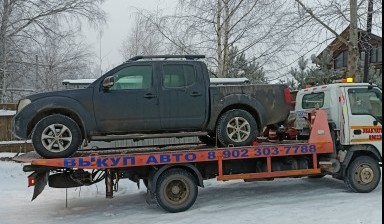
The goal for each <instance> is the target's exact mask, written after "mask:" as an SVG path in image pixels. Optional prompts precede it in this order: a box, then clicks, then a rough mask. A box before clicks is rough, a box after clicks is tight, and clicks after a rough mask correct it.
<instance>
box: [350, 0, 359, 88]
mask: <svg viewBox="0 0 384 224" xmlns="http://www.w3.org/2000/svg"><path fill="white" fill-rule="evenodd" d="M350 8H351V24H350V29H349V43H350V44H349V45H348V66H347V77H352V78H353V79H354V80H355V82H361V81H362V80H361V77H360V74H359V46H358V41H359V37H358V30H357V19H358V16H357V0H350Z"/></svg>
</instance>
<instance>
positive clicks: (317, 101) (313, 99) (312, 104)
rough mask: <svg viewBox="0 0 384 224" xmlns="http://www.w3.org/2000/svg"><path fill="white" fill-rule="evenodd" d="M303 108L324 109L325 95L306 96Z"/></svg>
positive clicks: (312, 94)
mask: <svg viewBox="0 0 384 224" xmlns="http://www.w3.org/2000/svg"><path fill="white" fill-rule="evenodd" d="M301 106H302V107H303V109H311V108H322V107H323V106H324V93H323V92H322V93H311V94H306V95H304V96H303V101H302V103H301Z"/></svg>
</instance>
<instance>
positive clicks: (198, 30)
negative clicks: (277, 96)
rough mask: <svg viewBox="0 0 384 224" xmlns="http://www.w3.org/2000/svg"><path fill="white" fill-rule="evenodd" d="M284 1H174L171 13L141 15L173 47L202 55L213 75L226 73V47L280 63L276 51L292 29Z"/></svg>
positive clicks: (286, 42)
mask: <svg viewBox="0 0 384 224" xmlns="http://www.w3.org/2000/svg"><path fill="white" fill-rule="evenodd" d="M290 6H291V4H289V3H285V1H282V0H272V1H271V0H268V1H267V0H215V1H204V0H180V2H179V5H178V8H177V10H176V13H175V14H174V15H168V16H167V15H165V16H162V17H161V19H159V20H153V16H152V15H149V13H147V12H145V13H142V15H143V16H144V17H145V18H147V20H148V21H150V23H151V24H152V25H153V26H154V27H156V28H157V30H158V31H159V32H160V33H161V34H162V35H163V36H164V38H165V39H166V40H167V41H168V43H169V44H171V45H173V46H176V47H177V52H183V53H199V54H201V53H203V54H206V55H207V56H208V62H209V64H210V66H211V68H212V70H215V73H216V76H218V77H227V76H228V66H229V51H230V49H231V48H232V47H237V48H238V50H239V51H238V54H239V55H241V54H243V53H247V55H255V56H254V57H252V58H253V60H257V62H258V63H259V64H260V66H264V65H270V64H272V63H273V62H278V63H280V60H279V59H278V57H277V56H278V53H279V52H281V50H282V49H284V48H285V47H286V46H288V45H289V43H290V42H291V41H292V40H293V39H292V38H289V37H290V36H291V35H292V30H291V29H295V27H294V24H295V21H292V20H290V19H288V17H291V16H290V15H289V14H287V13H286V12H287V11H288V10H286V9H287V8H289V7H290ZM289 13H291V12H289ZM292 18H293V17H292ZM284 24H285V25H286V26H284ZM282 27H289V28H287V29H282Z"/></svg>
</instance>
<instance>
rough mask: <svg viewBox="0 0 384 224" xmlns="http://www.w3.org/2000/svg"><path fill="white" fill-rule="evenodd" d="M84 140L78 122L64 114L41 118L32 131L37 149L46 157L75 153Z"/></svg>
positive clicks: (66, 155) (62, 156)
mask: <svg viewBox="0 0 384 224" xmlns="http://www.w3.org/2000/svg"><path fill="white" fill-rule="evenodd" d="M81 142H82V134H81V130H80V128H79V126H78V125H77V123H76V122H75V121H74V120H72V119H71V118H69V117H67V116H64V115H59V114H55V115H50V116H47V117H45V118H43V119H41V120H40V121H39V122H38V123H37V124H36V126H35V128H34V129H33V131H32V144H33V147H34V149H35V151H36V152H37V153H38V154H39V155H41V156H42V157H44V158H64V157H69V156H71V155H72V154H73V153H75V152H76V151H77V150H78V148H79V147H80V145H81Z"/></svg>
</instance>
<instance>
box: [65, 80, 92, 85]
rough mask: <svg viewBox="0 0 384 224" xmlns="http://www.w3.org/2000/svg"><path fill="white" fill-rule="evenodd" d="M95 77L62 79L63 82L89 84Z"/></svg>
mask: <svg viewBox="0 0 384 224" xmlns="http://www.w3.org/2000/svg"><path fill="white" fill-rule="evenodd" d="M94 81H96V79H64V80H63V84H91V83H93V82H94Z"/></svg>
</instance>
